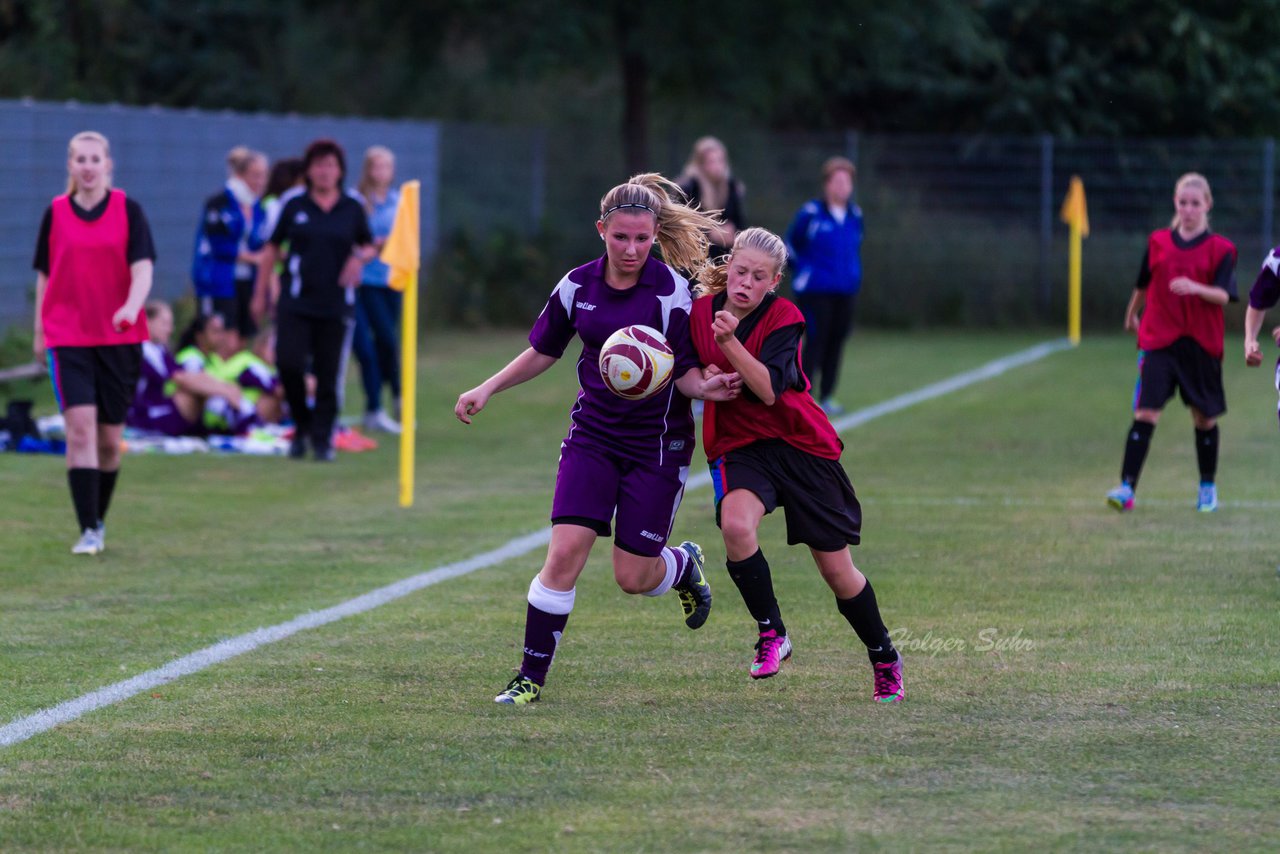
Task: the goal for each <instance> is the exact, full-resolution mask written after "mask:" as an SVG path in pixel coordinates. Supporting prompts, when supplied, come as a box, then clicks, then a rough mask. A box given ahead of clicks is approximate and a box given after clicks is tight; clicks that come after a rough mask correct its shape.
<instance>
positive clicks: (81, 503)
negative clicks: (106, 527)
mask: <svg viewBox="0 0 1280 854" xmlns="http://www.w3.org/2000/svg"><path fill="white" fill-rule="evenodd" d="M99 478H100V473H99V471H98V470H97V469H67V485H69V486H70V487H71V504H72V505H73V506H74V507H75V508H76V521H77V522H78V523H79V524H80V530H81V531H87V530H89V529H90V528H96V527H98V490H99V489H100V488H101V487H100V486H99Z"/></svg>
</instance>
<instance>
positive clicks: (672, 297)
mask: <svg viewBox="0 0 1280 854" xmlns="http://www.w3.org/2000/svg"><path fill="white" fill-rule="evenodd" d="M665 266H666V268H667V269H668V270H670V271H671V277H672V278H674V279H675V280H676V287H675V290H674V291H672V292H671V293H670V294H668V295H667V296H665V297H658V304H659V305H661V306H662V330H661V331H662V334H663V335H666V334H667V325H668V324H669V323H670V322H671V312H673V311H676V310H679V311H683V312H684V313H685V314H688V313H689V311H690V309H692V308H693V297H692V296H691V295H690V294H689V280H688V279H686V278H685V277H684V276H682V275H680V274H679V273H677V272H676V271H675V268H674V267H672V266H671V265H670V264H667V265H665Z"/></svg>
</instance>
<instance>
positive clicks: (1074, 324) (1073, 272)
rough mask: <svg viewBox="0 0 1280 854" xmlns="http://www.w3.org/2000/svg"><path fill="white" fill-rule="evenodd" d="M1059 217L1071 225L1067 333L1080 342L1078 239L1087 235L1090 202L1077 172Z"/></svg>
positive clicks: (1079, 247)
mask: <svg viewBox="0 0 1280 854" xmlns="http://www.w3.org/2000/svg"><path fill="white" fill-rule="evenodd" d="M1061 216H1062V221H1063V222H1065V223H1066V224H1067V225H1068V226H1070V227H1071V242H1070V244H1069V245H1068V247H1067V337H1068V338H1070V339H1071V343H1072V344H1079V343H1080V299H1081V297H1080V288H1081V284H1080V278H1081V261H1082V259H1081V255H1082V254H1083V253H1082V250H1081V245H1080V244H1081V241H1082V239H1083V238H1085V237H1088V236H1089V206H1088V205H1087V204H1085V200H1084V181H1081V180H1080V176H1079V175H1072V176H1071V184H1070V186H1068V187H1067V198H1066V199H1065V200H1064V201H1063V202H1062V211H1061Z"/></svg>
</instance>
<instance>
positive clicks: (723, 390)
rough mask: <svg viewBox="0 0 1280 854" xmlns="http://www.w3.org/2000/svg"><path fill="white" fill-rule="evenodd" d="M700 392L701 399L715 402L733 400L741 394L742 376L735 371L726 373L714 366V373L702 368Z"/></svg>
mask: <svg viewBox="0 0 1280 854" xmlns="http://www.w3.org/2000/svg"><path fill="white" fill-rule="evenodd" d="M710 367H715V366H714V365H711V366H710ZM701 392H702V399H703V400H713V401H717V402H723V401H726V400H733V399H734V398H736V397H737V396H738V395H740V394H742V377H741V376H740V375H738V374H737V373H732V374H726V373H725V372H724V371H721V370H720V369H719V368H716V369H715V372H714V373H710V372H709V371H706V370H704V371H703V374H702V389H701Z"/></svg>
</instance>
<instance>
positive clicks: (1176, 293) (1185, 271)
mask: <svg viewBox="0 0 1280 854" xmlns="http://www.w3.org/2000/svg"><path fill="white" fill-rule="evenodd" d="M1173 203H1174V210H1175V212H1174V216H1173V223H1172V224H1171V225H1170V226H1169V227H1168V228H1162V229H1160V230H1159V231H1153V232H1152V233H1151V237H1150V238H1148V240H1147V252H1146V255H1144V256H1143V258H1142V267H1141V268H1140V269H1139V271H1138V281H1137V283H1136V284H1135V285H1134V289H1133V296H1132V297H1131V298H1130V300H1129V307H1128V309H1127V310H1126V312H1125V316H1124V328H1125V329H1126V330H1127V331H1132V332H1136V333H1138V350H1139V354H1138V372H1139V376H1138V387H1137V389H1136V390H1135V392H1134V399H1133V424H1131V425H1130V426H1129V435H1128V438H1127V439H1126V441H1125V447H1124V461H1123V463H1122V464H1121V468H1120V485H1119V486H1117V487H1116V488H1115V489H1113V490H1111V491H1110V492H1109V493H1107V503H1108V504H1110V505H1111V506H1112V507H1114V508H1115V509H1116V510H1119V511H1121V512H1124V511H1127V510H1132V509H1133V502H1134V490H1135V489H1137V487H1138V475H1140V474H1141V473H1142V464H1143V462H1145V461H1146V458H1147V450H1148V448H1150V447H1151V435H1152V434H1153V433H1154V432H1155V429H1156V422H1158V421H1159V420H1160V413H1161V411H1162V410H1163V409H1164V405H1165V404H1166V403H1168V402H1169V399H1170V398H1171V397H1173V393H1174V391H1175V390H1176V391H1178V392H1179V394H1180V395H1181V396H1182V402H1183V403H1185V404H1186V405H1187V407H1188V408H1189V409H1190V410H1191V421H1192V423H1193V424H1194V425H1195V430H1196V460H1197V462H1198V463H1199V467H1200V488H1199V490H1198V491H1197V493H1196V509H1197V510H1199V511H1200V512H1202V513H1211V512H1213V511H1214V510H1217V509H1218V488H1217V486H1216V484H1215V480H1214V478H1215V476H1216V474H1217V469H1218V417H1219V416H1221V415H1222V414H1223V413H1225V412H1226V411H1227V398H1226V395H1225V393H1224V392H1223V388H1222V343H1223V311H1222V307H1223V306H1225V305H1226V304H1227V303H1228V302H1235V301H1236V299H1237V297H1236V277H1235V271H1236V247H1235V246H1234V245H1232V243H1231V241H1230V240H1227V239H1226V238H1225V237H1222V236H1221V235H1218V234H1214V233H1213V232H1211V231H1210V230H1209V211H1210V210H1211V209H1212V208H1213V194H1212V193H1211V192H1210V190H1209V182H1208V181H1207V180H1206V179H1205V177H1204V176H1203V175H1199V174H1197V173H1195V172H1188V173H1187V174H1185V175H1183V176H1182V177H1181V178H1179V179H1178V183H1177V185H1176V186H1175V187H1174V191H1173Z"/></svg>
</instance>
